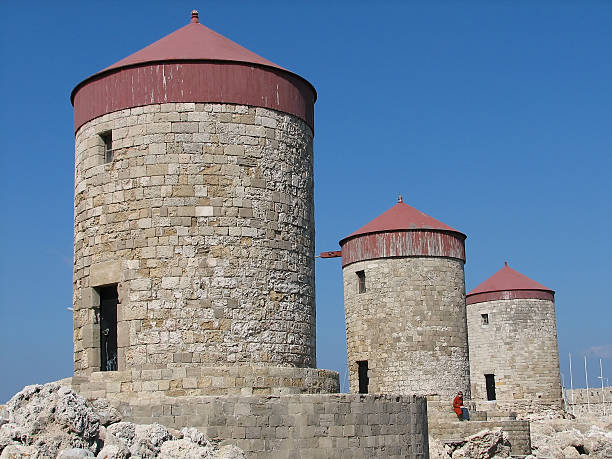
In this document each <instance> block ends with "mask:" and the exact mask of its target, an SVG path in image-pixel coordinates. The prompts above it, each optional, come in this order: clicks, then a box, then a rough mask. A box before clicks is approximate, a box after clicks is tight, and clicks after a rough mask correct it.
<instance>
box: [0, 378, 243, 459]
mask: <svg viewBox="0 0 612 459" xmlns="http://www.w3.org/2000/svg"><path fill="white" fill-rule="evenodd" d="M0 418H1V422H0V453H1V454H0V458H1V459H12V458H32V459H41V458H58V459H77V458H84V457H98V458H103V459H128V458H136V457H137V458H141V459H146V458H163V459H175V458H176V459H179V458H186V459H207V458H210V459H244V457H245V456H244V453H243V452H242V450H240V449H239V448H237V447H235V446H224V447H222V448H220V449H217V448H216V447H215V446H214V445H212V444H211V443H210V442H209V441H208V439H207V438H206V436H205V435H204V434H203V433H202V432H200V431H198V430H197V429H195V428H185V429H183V430H181V431H180V432H179V431H174V430H169V429H167V428H166V427H164V426H162V425H160V424H148V425H141V424H133V423H131V422H124V421H122V420H121V414H120V413H119V411H117V410H116V409H115V408H113V407H112V406H111V405H110V404H109V403H108V402H107V401H106V400H94V401H91V402H88V401H87V400H85V399H84V398H83V397H81V396H80V395H78V394H77V393H75V392H73V391H72V390H71V389H70V388H68V387H65V386H62V385H61V384H57V383H50V384H45V385H34V386H27V387H25V388H24V389H23V390H22V391H21V392H19V393H17V394H16V395H15V396H14V397H13V398H11V400H9V402H8V403H7V404H6V407H5V408H4V410H2V411H0Z"/></svg>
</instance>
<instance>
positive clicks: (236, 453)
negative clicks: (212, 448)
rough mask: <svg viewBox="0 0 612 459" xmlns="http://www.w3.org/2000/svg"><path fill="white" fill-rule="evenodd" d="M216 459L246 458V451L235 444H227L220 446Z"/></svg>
mask: <svg viewBox="0 0 612 459" xmlns="http://www.w3.org/2000/svg"><path fill="white" fill-rule="evenodd" d="M214 457H215V459H246V456H245V455H244V451H242V450H241V449H240V448H238V447H237V446H234V445H225V446H222V447H221V448H219V450H218V451H217V454H216V455H215V456H214Z"/></svg>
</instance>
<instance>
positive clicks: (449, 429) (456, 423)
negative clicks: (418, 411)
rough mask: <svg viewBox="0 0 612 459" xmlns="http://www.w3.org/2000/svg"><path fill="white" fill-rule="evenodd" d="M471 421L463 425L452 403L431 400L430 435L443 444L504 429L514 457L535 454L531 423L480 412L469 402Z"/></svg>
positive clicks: (428, 419)
mask: <svg viewBox="0 0 612 459" xmlns="http://www.w3.org/2000/svg"><path fill="white" fill-rule="evenodd" d="M464 404H465V406H466V408H467V409H468V410H469V412H470V420H469V421H460V420H459V419H458V418H457V415H456V414H455V412H454V411H453V406H452V401H449V400H440V399H435V398H434V399H432V400H430V397H428V398H427V426H428V429H429V435H430V436H431V437H433V438H435V439H436V440H440V441H441V442H442V443H456V442H459V441H461V440H463V439H464V438H466V437H469V436H470V435H473V434H475V433H478V432H480V431H481V430H485V429H489V430H490V429H496V428H501V429H502V430H503V431H504V432H507V433H508V437H509V440H510V443H511V445H512V455H513V456H525V455H528V454H531V439H530V430H529V422H528V421H517V420H516V417H515V416H513V414H512V413H508V412H503V411H492V412H488V411H478V410H477V407H476V403H474V402H472V401H469V400H466V401H465V403H464Z"/></svg>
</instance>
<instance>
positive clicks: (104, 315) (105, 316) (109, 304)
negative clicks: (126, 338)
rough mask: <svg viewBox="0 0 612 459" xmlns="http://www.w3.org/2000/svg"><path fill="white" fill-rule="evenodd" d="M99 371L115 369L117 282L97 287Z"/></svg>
mask: <svg viewBox="0 0 612 459" xmlns="http://www.w3.org/2000/svg"><path fill="white" fill-rule="evenodd" d="M98 292H99V294H100V371H116V370H117V303H119V295H118V294H117V284H113V285H107V286H105V287H99V288H98Z"/></svg>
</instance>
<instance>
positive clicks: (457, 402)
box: [453, 392, 470, 421]
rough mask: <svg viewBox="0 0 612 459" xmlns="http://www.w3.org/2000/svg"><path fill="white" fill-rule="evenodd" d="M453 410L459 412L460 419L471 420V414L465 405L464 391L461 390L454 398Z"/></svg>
mask: <svg viewBox="0 0 612 459" xmlns="http://www.w3.org/2000/svg"><path fill="white" fill-rule="evenodd" d="M453 411H454V412H455V413H456V414H457V417H458V418H459V420H460V421H469V420H470V414H469V412H468V410H467V408H466V407H465V406H463V392H459V393H458V394H457V396H456V397H455V398H454V399H453Z"/></svg>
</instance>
